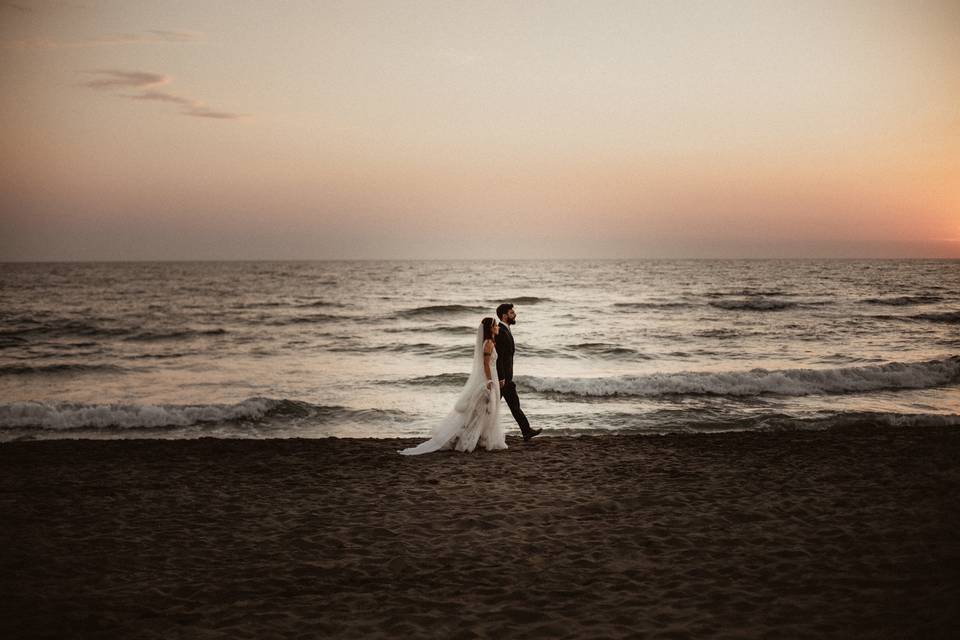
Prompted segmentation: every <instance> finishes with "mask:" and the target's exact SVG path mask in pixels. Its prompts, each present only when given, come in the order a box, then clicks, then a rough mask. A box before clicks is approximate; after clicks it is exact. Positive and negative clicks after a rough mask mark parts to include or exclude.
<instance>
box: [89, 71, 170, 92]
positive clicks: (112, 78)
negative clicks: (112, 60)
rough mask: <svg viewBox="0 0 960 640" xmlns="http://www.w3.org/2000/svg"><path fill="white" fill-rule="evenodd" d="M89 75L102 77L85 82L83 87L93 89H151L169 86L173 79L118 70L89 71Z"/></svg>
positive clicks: (157, 74) (165, 76)
mask: <svg viewBox="0 0 960 640" xmlns="http://www.w3.org/2000/svg"><path fill="white" fill-rule="evenodd" d="M88 73H95V74H98V75H99V76H100V77H99V78H97V79H96V80H91V81H90V82H84V83H83V86H85V87H90V88H91V89H116V88H122V87H151V86H153V85H159V84H167V83H169V82H170V81H171V80H172V78H171V77H170V76H167V75H163V74H160V73H149V72H147V71H118V70H116V69H100V70H97V71H89V72H88Z"/></svg>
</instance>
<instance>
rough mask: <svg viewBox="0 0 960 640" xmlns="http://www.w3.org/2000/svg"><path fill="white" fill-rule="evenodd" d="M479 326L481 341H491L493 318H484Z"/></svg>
mask: <svg viewBox="0 0 960 640" xmlns="http://www.w3.org/2000/svg"><path fill="white" fill-rule="evenodd" d="M480 324H481V325H482V326H483V339H484V340H493V318H484V319H483V320H481V321H480Z"/></svg>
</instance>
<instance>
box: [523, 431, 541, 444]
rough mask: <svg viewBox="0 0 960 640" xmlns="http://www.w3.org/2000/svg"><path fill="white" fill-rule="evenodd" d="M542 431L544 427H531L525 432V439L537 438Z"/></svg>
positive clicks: (526, 440)
mask: <svg viewBox="0 0 960 640" xmlns="http://www.w3.org/2000/svg"><path fill="white" fill-rule="evenodd" d="M541 431H543V429H530V431H528V432H527V433H525V434H523V441H524V442H529V440H530V438H536V437H537V436H538V435H540V432H541Z"/></svg>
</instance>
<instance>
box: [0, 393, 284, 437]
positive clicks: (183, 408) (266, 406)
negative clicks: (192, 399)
mask: <svg viewBox="0 0 960 640" xmlns="http://www.w3.org/2000/svg"><path fill="white" fill-rule="evenodd" d="M277 407H278V401H276V400H271V399H269V398H250V399H248V400H244V401H243V402H240V403H238V404H208V405H134V404H100V405H97V404H77V403H55V404H47V403H43V402H15V403H13V404H6V405H0V428H7V429H9V428H20V427H39V428H41V429H55V430H65V429H79V428H97V429H106V428H120V429H131V428H132V429H138V428H139V429H143V428H156V427H187V426H191V425H196V424H201V423H216V422H227V421H231V420H259V419H261V418H263V417H264V416H265V415H267V414H268V413H269V412H270V411H273V410H275V409H277Z"/></svg>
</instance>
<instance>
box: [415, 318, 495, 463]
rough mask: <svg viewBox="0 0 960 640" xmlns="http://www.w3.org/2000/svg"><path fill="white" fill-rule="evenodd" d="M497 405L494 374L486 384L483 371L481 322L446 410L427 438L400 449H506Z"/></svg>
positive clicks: (428, 451)
mask: <svg viewBox="0 0 960 640" xmlns="http://www.w3.org/2000/svg"><path fill="white" fill-rule="evenodd" d="M496 353H497V352H496V351H494V352H493V353H492V354H491V362H490V367H491V368H492V369H493V370H494V371H495V370H496ZM499 407H500V389H499V385H498V383H497V380H496V376H494V380H493V382H492V384H489V385H488V384H487V379H486V376H485V375H484V373H483V325H482V324H481V325H480V326H479V327H478V328H477V338H476V342H475V343H474V346H473V365H472V367H471V368H470V376H469V377H468V378H467V383H466V384H465V385H463V389H462V390H461V391H460V396H459V397H458V398H457V401H456V403H455V404H454V405H453V410H452V411H450V413H448V414H447V415H446V417H444V418H443V419H442V420H441V421H440V422H438V423H437V424H436V425H435V426H434V427H433V429H432V430H431V432H430V439H429V440H427V441H426V442H422V443H420V444H419V445H417V446H416V447H411V448H410V449H404V450H402V451H400V453H402V454H404V455H417V454H421V453H430V452H433V451H439V450H440V449H456V450H458V451H473V449H474V448H476V447H477V446H481V447H483V448H484V449H488V450H493V449H506V448H507V442H506V437H505V434H504V432H503V428H502V427H501V426H500V423H499V420H498V419H497V417H498V416H497V413H498V410H499Z"/></svg>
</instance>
